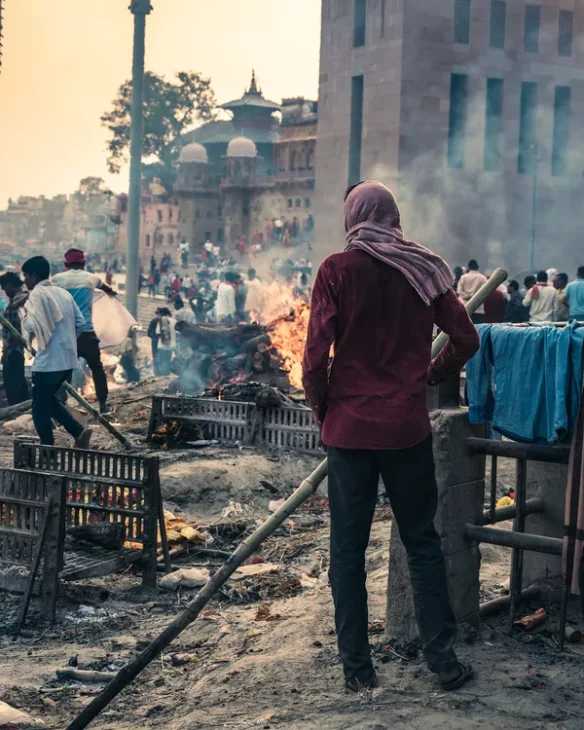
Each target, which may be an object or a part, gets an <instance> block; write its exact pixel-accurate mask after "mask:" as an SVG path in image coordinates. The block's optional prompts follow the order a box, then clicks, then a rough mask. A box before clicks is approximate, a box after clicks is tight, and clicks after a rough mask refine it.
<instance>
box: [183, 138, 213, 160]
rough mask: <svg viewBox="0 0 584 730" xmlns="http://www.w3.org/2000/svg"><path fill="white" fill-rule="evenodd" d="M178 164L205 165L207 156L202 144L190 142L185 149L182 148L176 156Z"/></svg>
mask: <svg viewBox="0 0 584 730" xmlns="http://www.w3.org/2000/svg"><path fill="white" fill-rule="evenodd" d="M178 161H179V162H204V163H205V164H207V163H208V162H209V158H208V156H207V150H206V149H205V148H204V147H203V145H202V144H199V143H198V142H191V144H188V145H187V146H186V147H183V148H182V150H181V151H180V155H179V156H178Z"/></svg>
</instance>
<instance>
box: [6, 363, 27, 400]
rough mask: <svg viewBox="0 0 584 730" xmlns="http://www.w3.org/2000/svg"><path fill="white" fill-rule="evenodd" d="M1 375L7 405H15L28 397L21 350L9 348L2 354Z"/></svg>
mask: <svg viewBox="0 0 584 730" xmlns="http://www.w3.org/2000/svg"><path fill="white" fill-rule="evenodd" d="M2 377H3V380H4V392H5V393H6V400H7V401H8V405H10V406H15V405H17V404H18V403H24V401H25V400H28V399H29V394H28V383H27V382H26V378H25V376H24V354H23V353H22V352H19V351H18V350H10V352H8V353H5V354H4V355H3V356H2Z"/></svg>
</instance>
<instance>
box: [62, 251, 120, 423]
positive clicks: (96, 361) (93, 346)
mask: <svg viewBox="0 0 584 730" xmlns="http://www.w3.org/2000/svg"><path fill="white" fill-rule="evenodd" d="M65 269H66V271H63V272H62V273H60V274H55V276H53V284H55V285H56V286H60V287H61V289H65V290H66V291H68V292H69V294H71V296H72V297H73V299H74V300H75V304H77V306H78V307H79V309H80V310H81V314H82V315H83V317H84V318H85V327H84V328H83V332H82V333H81V334H80V335H79V338H78V340H77V354H78V355H79V357H82V358H83V359H84V360H85V361H86V362H87V365H88V367H89V369H90V370H91V374H92V375H93V384H94V386H95V394H96V396H97V400H98V402H99V412H100V413H104V414H105V413H109V412H110V410H111V409H110V407H109V406H108V404H107V396H108V387H107V377H106V374H105V370H104V369H103V364H102V362H101V352H100V349H99V340H98V338H97V335H96V334H95V330H94V329H93V292H94V290H95V289H101V290H102V291H103V292H105V294H107V295H108V296H116V293H115V291H114V290H113V289H112V288H111V287H109V286H108V285H107V284H104V282H103V281H102V280H101V279H100V278H99V276H96V275H95V274H90V273H89V272H88V271H85V254H84V253H83V251H81V250H79V249H78V248H70V249H69V250H68V251H67V253H66V254H65Z"/></svg>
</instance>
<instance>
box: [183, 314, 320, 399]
mask: <svg viewBox="0 0 584 730" xmlns="http://www.w3.org/2000/svg"><path fill="white" fill-rule="evenodd" d="M309 315H310V309H309V306H308V305H307V304H304V303H303V304H301V305H299V306H298V307H297V308H296V309H293V310H291V311H290V312H289V313H288V314H286V315H283V316H280V317H278V318H277V319H275V320H273V321H272V322H270V324H267V325H259V324H237V325H226V324H188V323H186V322H181V323H179V324H178V325H177V330H178V332H179V334H180V345H179V347H178V352H177V359H176V362H175V371H176V372H177V374H178V376H179V384H178V385H179V389H180V390H181V392H183V393H201V392H202V391H205V390H208V389H209V388H211V389H212V388H220V387H222V386H225V385H228V384H237V383H247V382H249V381H254V382H259V383H263V384H265V385H271V386H274V387H276V388H278V389H280V390H290V389H291V388H292V389H300V388H301V387H302V355H303V352H304V343H305V341H306V333H307V328H308V318H309Z"/></svg>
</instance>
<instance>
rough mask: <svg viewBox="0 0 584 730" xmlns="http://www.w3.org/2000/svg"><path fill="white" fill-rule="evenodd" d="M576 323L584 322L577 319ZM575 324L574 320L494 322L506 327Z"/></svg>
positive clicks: (583, 323)
mask: <svg viewBox="0 0 584 730" xmlns="http://www.w3.org/2000/svg"><path fill="white" fill-rule="evenodd" d="M573 321H574V322H576V324H579V325H583V326H584V322H580V321H576V320H573ZM569 324H573V322H493V325H494V326H505V327H525V328H527V327H544V326H545V327H566V325H569Z"/></svg>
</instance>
